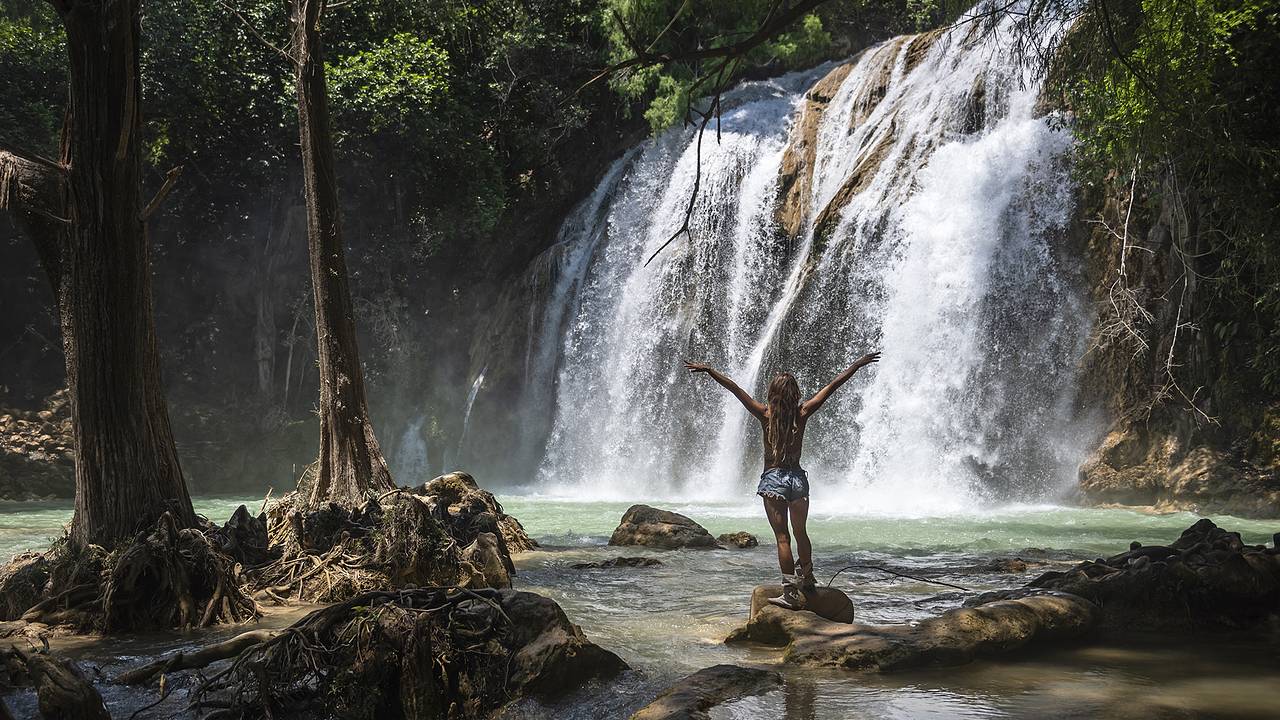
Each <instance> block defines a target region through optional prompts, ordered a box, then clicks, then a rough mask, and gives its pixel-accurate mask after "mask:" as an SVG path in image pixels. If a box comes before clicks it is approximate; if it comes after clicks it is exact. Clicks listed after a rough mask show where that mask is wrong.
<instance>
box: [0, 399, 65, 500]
mask: <svg viewBox="0 0 1280 720" xmlns="http://www.w3.org/2000/svg"><path fill="white" fill-rule="evenodd" d="M73 448H74V441H73V440H72V437H71V404H70V399H69V398H68V396H67V391H66V390H59V391H58V392H56V393H54V394H53V395H51V396H49V398H48V399H47V400H46V401H45V402H44V406H43V407H42V408H40V409H39V410H21V409H18V408H9V407H0V500H7V501H26V500H56V499H60V498H70V497H72V496H74V495H75V453H74V450H73Z"/></svg>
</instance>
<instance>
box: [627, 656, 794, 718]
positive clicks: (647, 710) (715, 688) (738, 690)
mask: <svg viewBox="0 0 1280 720" xmlns="http://www.w3.org/2000/svg"><path fill="white" fill-rule="evenodd" d="M780 687H782V676H781V675H780V674H778V673H777V672H775V671H773V670H759V669H756V668H745V667H741V666H739V665H712V666H711V667H708V668H703V669H701V670H699V671H698V672H696V673H693V674H692V675H687V676H685V677H683V678H681V679H679V680H677V681H676V682H675V684H674V685H672V686H671V687H669V688H667V689H666V691H664V692H663V693H662V694H661V695H659V696H658V697H657V698H655V699H654V701H653V702H651V703H649V704H648V705H645V706H644V707H643V708H641V709H640V711H639V712H637V713H636V714H634V715H632V716H631V720H706V719H707V718H708V717H709V715H708V713H707V711H708V710H710V709H711V708H713V707H715V706H717V705H722V704H724V703H726V702H729V701H730V700H737V699H739V698H744V697H750V696H752V695H763V694H765V693H767V692H770V691H772V690H776V689H778V688H780Z"/></svg>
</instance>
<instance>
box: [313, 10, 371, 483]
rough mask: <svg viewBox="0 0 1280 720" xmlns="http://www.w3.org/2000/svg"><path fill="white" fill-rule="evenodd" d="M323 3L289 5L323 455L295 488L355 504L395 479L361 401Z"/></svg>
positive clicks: (359, 368)
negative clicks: (328, 87)
mask: <svg viewBox="0 0 1280 720" xmlns="http://www.w3.org/2000/svg"><path fill="white" fill-rule="evenodd" d="M320 10H321V2H320V0H294V3H293V8H292V11H293V52H294V53H295V56H294V60H295V62H296V63H297V65H296V70H297V77H296V80H297V91H298V129H299V136H300V140H301V146H302V173H303V192H304V195H305V197H306V204H307V250H308V251H309V253H310V255H311V286H312V291H313V293H314V295H315V312H316V339H317V344H318V355H319V361H320V363H319V365H320V457H319V460H318V462H317V466H316V468H315V471H314V474H309V475H310V477H309V478H308V479H307V480H306V481H305V482H304V483H303V487H301V488H299V489H300V490H301V491H302V494H303V496H304V502H306V503H307V504H308V505H309V506H311V507H318V506H320V505H322V504H324V503H327V502H335V503H338V504H340V505H344V506H348V507H354V506H357V505H359V504H361V503H363V502H364V501H365V499H366V498H368V497H369V496H370V495H371V494H376V493H381V492H384V491H386V490H390V489H392V488H393V487H395V486H394V483H393V482H392V480H391V473H390V471H388V470H387V463H386V461H385V460H384V459H383V457H382V449H381V447H379V445H378V439H377V437H375V436H374V432H373V425H372V424H371V423H370V422H369V410H368V406H367V404H366V401H365V391H364V371H363V369H362V368H361V366H360V351H359V348H358V346H357V343H356V328H355V317H354V313H353V310H352V304H351V288H350V285H349V280H348V277H347V262H346V258H345V256H344V253H343V248H342V219H341V213H340V212H339V207H338V182H337V176H336V174H335V173H334V162H333V136H332V133H331V132H330V128H329V100H328V93H327V90H326V86H325V75H324V57H323V48H322V46H321V42H320V30H319V20H320Z"/></svg>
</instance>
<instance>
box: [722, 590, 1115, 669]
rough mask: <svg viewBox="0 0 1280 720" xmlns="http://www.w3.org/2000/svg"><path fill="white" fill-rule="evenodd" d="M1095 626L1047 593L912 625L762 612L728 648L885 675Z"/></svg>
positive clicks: (1064, 599) (1074, 604) (1090, 614)
mask: <svg viewBox="0 0 1280 720" xmlns="http://www.w3.org/2000/svg"><path fill="white" fill-rule="evenodd" d="M1097 622H1098V608H1097V607H1096V606H1094V604H1093V603H1091V602H1089V601H1088V600H1085V599H1084V598H1081V597H1077V596H1075V595H1069V594H1067V593H1053V592H1048V591H1042V593H1041V594H1037V595H1033V596H1030V597H1023V598H1018V599H1010V600H999V601H995V602H991V603H987V604H984V605H981V606H978V607H965V608H956V609H955V610H949V611H947V612H945V613H943V614H941V615H939V616H938V617H934V618H929V619H928V620H924V621H923V622H920V623H916V624H914V625H906V624H904V625H863V624H858V623H852V624H850V623H842V622H835V621H832V620H827V619H825V618H822V617H819V616H818V615H816V614H814V613H812V612H807V611H795V610H784V609H782V608H779V607H776V606H773V605H764V606H762V607H760V608H759V609H758V610H757V611H756V612H755V613H753V614H752V616H751V619H750V620H748V621H747V624H746V625H745V626H743V627H741V628H739V629H737V630H734V631H733V632H732V633H731V634H730V635H729V637H728V638H726V639H725V642H726V643H739V642H747V641H751V642H758V643H761V644H764V645H771V646H776V647H785V648H786V652H785V653H784V654H783V657H782V660H783V662H786V663H791V664H796V665H809V666H816V667H838V668H844V669H847V670H865V671H875V672H890V671H894V670H906V669H910V668H918V667H928V666H939V665H963V664H965V663H968V662H970V661H972V660H973V659H975V658H977V657H982V656H989V655H999V654H1003V653H1007V652H1010V651H1013V650H1017V649H1019V648H1023V647H1026V646H1028V645H1032V644H1045V643H1051V642H1060V641H1065V640H1074V639H1077V638H1080V637H1083V636H1085V635H1087V634H1088V633H1089V632H1090V631H1092V630H1093V628H1094V627H1095V625H1097Z"/></svg>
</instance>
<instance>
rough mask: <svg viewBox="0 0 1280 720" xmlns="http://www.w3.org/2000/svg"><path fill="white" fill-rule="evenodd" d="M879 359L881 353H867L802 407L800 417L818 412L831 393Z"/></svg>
mask: <svg viewBox="0 0 1280 720" xmlns="http://www.w3.org/2000/svg"><path fill="white" fill-rule="evenodd" d="M879 359H880V353H878V352H873V353H867V354H866V355H863V356H862V357H860V358H858V359H857V360H856V361H854V363H853V364H852V365H850V366H849V367H848V369H846V370H845V371H844V372H842V373H840V374H839V375H837V376H836V378H835V379H834V380H832V381H831V382H829V383H827V386H826V387H824V388H822V389H821V390H819V391H818V392H817V393H815V394H814V396H813V397H811V398H809V399H808V400H806V401H805V402H804V403H803V404H802V405H800V417H809V416H810V415H812V414H814V413H816V412H818V410H819V408H821V407H822V404H823V403H825V402H826V401H827V398H829V397H831V393H834V392H835V391H836V390H839V389H840V386H841V385H843V384H845V383H846V382H848V381H849V378H851V377H853V374H854V373H856V372H858V369H859V368H862V367H864V366H866V365H870V364H871V363H873V362H877V361H878V360H879Z"/></svg>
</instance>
